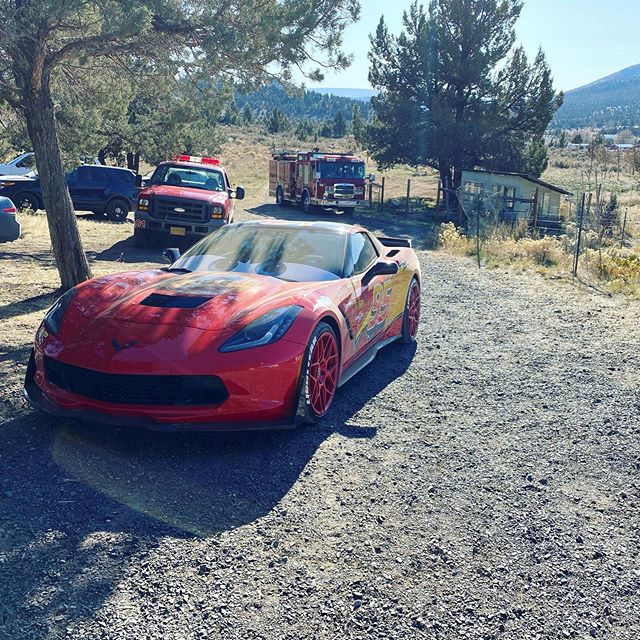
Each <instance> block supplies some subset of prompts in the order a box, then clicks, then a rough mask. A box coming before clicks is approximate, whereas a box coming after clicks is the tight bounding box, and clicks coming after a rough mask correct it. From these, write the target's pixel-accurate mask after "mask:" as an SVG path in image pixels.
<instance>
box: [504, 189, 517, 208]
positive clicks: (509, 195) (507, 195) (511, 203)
mask: <svg viewBox="0 0 640 640" xmlns="http://www.w3.org/2000/svg"><path fill="white" fill-rule="evenodd" d="M502 197H503V198H504V208H505V209H508V210H509V211H513V210H514V209H515V208H516V188H515V187H505V188H504V193H503V196H502Z"/></svg>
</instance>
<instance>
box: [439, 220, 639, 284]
mask: <svg viewBox="0 0 640 640" xmlns="http://www.w3.org/2000/svg"><path fill="white" fill-rule="evenodd" d="M592 240H593V238H590V237H589V236H586V237H585V247H586V248H585V250H584V252H583V253H582V255H581V258H580V269H579V273H580V276H581V277H582V278H585V279H586V280H587V281H588V282H590V283H592V284H597V285H599V286H602V287H604V288H606V289H607V290H608V291H610V292H612V293H623V294H626V295H629V296H632V297H640V246H636V247H634V248H632V249H619V248H616V247H615V246H610V247H606V248H603V249H595V248H592V247H591V246H589V245H590V243H591V242H592ZM440 246H441V247H442V248H443V249H444V250H445V251H448V252H450V253H453V254H456V255H463V256H475V255H476V246H477V245H476V239H475V238H471V237H468V236H466V235H464V234H463V233H462V232H461V231H460V230H459V229H457V228H456V227H455V225H454V224H452V223H448V224H443V225H442V227H441V231H440ZM573 251H574V246H573V239H572V238H569V237H568V236H561V237H559V238H555V237H552V236H546V237H543V238H531V237H526V236H521V237H518V236H517V234H516V236H515V237H514V236H510V235H509V234H508V233H506V232H505V230H504V229H500V228H498V229H496V230H494V231H493V232H492V233H491V235H490V236H489V237H488V238H487V239H485V240H483V241H482V243H481V257H482V260H483V261H484V263H485V265H486V266H488V267H499V266H509V267H512V268H515V269H517V270H520V271H527V270H532V271H536V272H538V273H540V274H542V275H545V276H551V277H554V278H564V279H567V278H570V277H571V272H572V267H573Z"/></svg>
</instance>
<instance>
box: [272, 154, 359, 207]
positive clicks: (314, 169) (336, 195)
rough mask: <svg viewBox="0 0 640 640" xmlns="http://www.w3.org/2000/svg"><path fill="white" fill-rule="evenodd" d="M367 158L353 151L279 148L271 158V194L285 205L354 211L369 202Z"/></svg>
mask: <svg viewBox="0 0 640 640" xmlns="http://www.w3.org/2000/svg"><path fill="white" fill-rule="evenodd" d="M367 179H368V177H367V176H366V174H365V163H364V160H361V159H360V158H357V157H356V156H354V155H352V154H350V153H323V152H320V151H317V150H314V151H309V152H302V151H289V150H279V151H275V152H274V153H273V156H272V159H271V160H270V161H269V195H271V196H274V197H275V199H276V203H277V204H278V205H280V206H285V205H287V204H289V203H294V204H299V205H301V206H302V208H303V209H304V210H305V211H307V212H309V211H311V210H312V209H313V208H314V207H323V208H329V209H340V210H342V212H343V213H344V214H351V213H353V212H354V210H355V208H356V207H358V206H361V205H362V204H363V203H364V202H365V197H366V196H365V186H366V181H367Z"/></svg>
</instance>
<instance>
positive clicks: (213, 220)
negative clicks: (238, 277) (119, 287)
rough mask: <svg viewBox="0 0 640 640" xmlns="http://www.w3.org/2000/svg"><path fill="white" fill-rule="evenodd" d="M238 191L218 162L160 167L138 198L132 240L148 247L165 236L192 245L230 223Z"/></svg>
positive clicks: (185, 159)
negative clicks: (150, 243)
mask: <svg viewBox="0 0 640 640" xmlns="http://www.w3.org/2000/svg"><path fill="white" fill-rule="evenodd" d="M242 198H244V189H243V188H242V187H236V188H235V189H234V188H233V187H232V186H231V181H230V180H229V176H228V174H227V172H226V170H225V169H224V167H222V165H221V164H220V161H219V160H218V159H217V158H201V157H198V156H188V155H179V156H176V157H175V158H174V159H173V160H170V161H167V162H162V163H160V164H159V165H158V166H157V168H156V170H155V171H154V172H153V175H152V176H151V179H150V180H149V181H148V182H147V184H146V186H145V187H144V188H143V189H142V191H140V193H139V195H138V204H137V207H136V211H135V215H134V230H133V241H134V244H135V246H137V247H145V246H148V244H149V242H150V241H151V240H152V239H154V238H159V239H165V240H166V239H167V238H168V237H170V236H177V237H178V238H185V239H186V240H188V241H190V242H194V241H196V240H199V239H200V238H203V237H204V236H206V235H208V234H209V233H211V232H212V231H215V230H216V229H218V228H220V227H221V226H223V225H225V224H229V223H230V222H233V215H234V212H235V203H236V200H242Z"/></svg>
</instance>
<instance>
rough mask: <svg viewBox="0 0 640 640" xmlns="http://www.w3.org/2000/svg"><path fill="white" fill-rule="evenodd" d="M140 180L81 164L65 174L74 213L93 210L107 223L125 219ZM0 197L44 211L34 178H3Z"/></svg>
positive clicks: (118, 170)
mask: <svg viewBox="0 0 640 640" xmlns="http://www.w3.org/2000/svg"><path fill="white" fill-rule="evenodd" d="M140 184H141V181H140V179H139V178H138V177H137V176H136V174H135V172H133V171H131V170H130V169H121V168H120V167H107V166H104V165H99V164H85V165H82V166H80V167H77V168H76V169H74V170H73V171H71V173H68V174H67V185H68V187H69V193H70V194H71V200H72V201H73V207H74V209H76V210H77V211H93V213H96V214H99V215H106V216H107V218H109V220H115V221H119V222H121V221H123V220H126V218H127V214H128V213H129V211H133V209H134V208H135V205H136V203H137V201H138V192H139V190H140V186H139V185H140ZM0 196H4V197H5V198H10V199H11V200H13V202H15V205H16V208H17V209H18V210H21V209H32V210H33V211H37V210H38V209H44V203H43V201H42V192H41V189H40V179H39V178H38V177H37V176H31V177H30V176H3V177H2V178H0Z"/></svg>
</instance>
